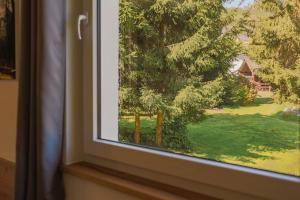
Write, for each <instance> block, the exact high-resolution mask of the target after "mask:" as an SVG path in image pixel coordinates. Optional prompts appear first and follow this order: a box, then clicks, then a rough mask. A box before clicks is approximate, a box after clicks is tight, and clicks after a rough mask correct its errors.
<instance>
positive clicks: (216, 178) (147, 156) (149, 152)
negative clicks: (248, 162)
mask: <svg viewBox="0 0 300 200" xmlns="http://www.w3.org/2000/svg"><path fill="white" fill-rule="evenodd" d="M83 2H84V7H85V8H86V10H89V11H90V13H91V15H90V16H92V19H91V24H92V26H91V27H90V28H89V29H88V30H87V31H86V33H87V38H86V40H85V41H84V44H83V46H84V47H83V48H84V66H85V68H84V127H85V128H84V153H85V155H86V156H85V157H86V160H87V161H88V160H89V158H90V156H93V157H94V158H96V160H97V159H98V161H101V160H102V159H105V160H111V161H114V162H116V163H119V165H120V166H122V165H129V166H132V167H138V168H142V169H143V170H149V171H151V172H155V173H157V174H161V173H163V174H165V175H167V176H170V177H177V178H180V179H182V180H188V181H191V182H195V183H201V184H205V185H210V186H213V187H216V188H223V189H226V190H231V191H234V192H239V193H245V194H248V195H254V196H258V197H263V198H270V199H298V198H299V197H300V191H299V186H300V179H299V178H298V177H292V176H288V175H282V174H277V173H272V172H267V171H263V170H258V169H252V168H247V167H242V166H236V165H232V164H226V163H220V162H216V161H210V160H205V159H201V158H193V157H189V156H183V155H178V154H173V153H167V152H162V151H156V150H153V149H149V148H142V147H139V146H134V145H126V144H121V143H117V142H112V141H108V140H103V139H99V137H98V133H99V131H100V132H101V137H102V138H104V139H109V138H110V137H108V136H109V135H106V134H109V133H112V132H111V130H113V133H114V134H115V135H114V137H116V138H117V134H118V131H117V130H118V121H116V119H117V118H116V115H118V102H117V101H118V99H117V95H118V94H117V92H118V85H117V84H116V83H117V78H118V77H117V76H118V73H117V70H118V67H117V63H116V60H118V58H116V54H117V55H118V33H117V31H118V30H117V29H118V28H116V27H118V19H117V18H118V3H119V1H118V0H101V1H100V0H99V1H97V0H93V1H83ZM97 2H100V3H101V5H100V3H99V4H97ZM100 11H101V12H100ZM99 18H100V20H97V19H99ZM98 35H101V40H98V38H97V36H98ZM96 41H97V42H96ZM99 52H101V59H99V57H98V55H99ZM116 52H117V53H116ZM112 60H113V62H110V61H112ZM99 65H101V67H102V68H101V71H99V70H98V69H99ZM104 66H115V67H113V70H112V71H110V70H111V69H112V68H110V67H104ZM99 77H101V80H99V79H98V78H99ZM98 81H101V84H102V85H101V87H99V86H98ZM97 94H99V95H97ZM111 96H113V97H114V98H113V99H112V98H110V97H111ZM98 98H101V103H100V104H101V105H100V106H99V104H98ZM99 113H101V116H102V117H101V120H100V121H101V123H98V121H99V120H98V119H99ZM100 163H101V162H100ZM112 167H113V166H112ZM128 173H132V174H134V171H129V172H128ZM228 180H230V181H228Z"/></svg>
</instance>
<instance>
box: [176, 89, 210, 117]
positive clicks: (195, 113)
mask: <svg viewBox="0 0 300 200" xmlns="http://www.w3.org/2000/svg"><path fill="white" fill-rule="evenodd" d="M174 106H175V107H177V108H179V113H180V115H181V117H182V118H184V119H186V120H188V121H199V120H200V119H201V118H202V117H203V114H204V109H205V99H204V98H203V96H202V94H201V92H200V90H199V89H197V88H195V87H194V86H187V87H185V88H184V89H182V90H181V91H179V93H178V95H177V96H176V98H175V100H174Z"/></svg>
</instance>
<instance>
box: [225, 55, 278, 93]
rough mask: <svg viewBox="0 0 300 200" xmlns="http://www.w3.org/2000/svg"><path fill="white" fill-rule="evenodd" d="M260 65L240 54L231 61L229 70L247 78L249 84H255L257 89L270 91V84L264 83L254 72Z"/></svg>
mask: <svg viewBox="0 0 300 200" xmlns="http://www.w3.org/2000/svg"><path fill="white" fill-rule="evenodd" d="M259 68H260V66H259V65H258V64H257V63H256V62H255V61H253V60H252V59H251V58H249V57H248V56H245V55H241V56H239V57H237V58H236V59H235V61H234V62H233V63H232V68H230V70H229V71H230V72H231V73H233V74H236V75H239V76H243V77H245V78H247V79H248V80H249V81H250V82H251V84H253V85H254V86H255V88H256V89H257V90H258V91H271V89H272V88H271V86H270V85H269V84H267V83H264V82H263V81H262V80H261V79H260V78H259V77H258V76H257V74H256V71H257V69H259Z"/></svg>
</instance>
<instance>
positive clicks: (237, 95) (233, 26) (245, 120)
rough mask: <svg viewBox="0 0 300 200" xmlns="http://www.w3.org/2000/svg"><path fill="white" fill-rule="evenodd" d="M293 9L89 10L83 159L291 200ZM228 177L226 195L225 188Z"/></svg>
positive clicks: (156, 4) (196, 5)
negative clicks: (89, 98)
mask: <svg viewBox="0 0 300 200" xmlns="http://www.w3.org/2000/svg"><path fill="white" fill-rule="evenodd" d="M293 2H294V1H281V2H273V1H272V2H271V1H270V2H268V1H259V0H258V1H251V0H248V1H242V3H239V1H228V2H221V1H219V0H213V1H197V0H195V1H184V0H182V1H178V0H156V1H154V0H149V1H145V0H120V1H109V0H102V1H98V5H97V6H96V1H95V2H94V5H93V11H94V16H95V17H94V19H97V20H95V21H94V27H96V24H98V26H97V27H98V28H97V29H94V30H93V33H94V35H93V37H92V38H93V40H94V41H98V42H93V57H92V58H89V59H90V60H93V71H92V72H90V74H91V76H92V77H93V78H92V80H93V83H92V84H93V91H92V92H91V93H89V95H90V96H92V95H93V100H92V101H90V102H92V105H93V106H92V107H91V106H90V105H89V106H88V107H89V109H90V110H91V112H92V113H93V117H92V120H90V119H88V120H87V121H92V122H93V124H92V125H91V126H92V127H93V128H91V129H92V131H91V130H89V131H88V132H89V133H91V132H92V133H93V135H92V137H89V136H90V135H89V133H88V136H87V137H86V144H85V148H86V152H87V153H89V154H93V155H97V156H99V157H103V158H105V159H110V160H114V161H117V162H121V163H126V164H129V165H133V166H136V167H140V168H144V169H151V170H153V171H157V172H160V173H165V174H169V175H171V176H172V175H173V176H178V177H180V178H185V179H189V180H193V181H198V182H199V181H200V182H203V183H205V184H210V185H216V186H218V187H222V188H227V189H230V190H238V191H239V192H245V193H251V194H255V195H257V194H256V193H262V192H259V190H257V191H254V190H255V189H254V188H255V187H254V186H253V188H249V187H247V186H237V185H238V182H239V180H249V182H252V181H253V182H256V181H259V182H260V183H265V184H264V187H266V188H264V191H265V192H264V193H265V194H263V195H266V196H265V197H270V196H271V197H276V198H277V197H278V196H276V195H278V194H277V193H276V192H275V193H272V192H270V193H268V192H267V191H274V189H275V190H276V188H282V187H284V188H286V189H287V190H289V192H288V194H285V195H290V197H291V198H294V197H295V196H296V195H297V194H298V193H297V192H296V190H293V189H295V188H296V187H298V186H299V178H298V177H299V176H300V160H299V157H300V149H299V144H300V143H299V142H300V141H299V138H300V137H299V104H298V103H299V96H298V94H297V92H298V88H299V85H298V84H299V77H298V75H297V73H296V70H297V69H298V68H297V66H298V62H299V48H298V47H297V45H296V43H297V41H298V39H299V37H300V35H299V32H297V30H296V28H295V27H296V26H297V23H296V21H295V20H296V19H299V16H298V14H297V9H299V8H298V7H297V6H295V5H296V3H295V4H293ZM295 2H296V1H295ZM290 6H292V8H293V9H295V10H293V9H292V11H290V10H288V7H290ZM96 11H98V12H96ZM95 13H97V14H98V15H97V14H95ZM278 13H281V14H280V15H277V14H278ZM96 16H97V17H96ZM282 23H283V24H289V26H286V27H287V28H286V29H282V28H281V27H283V26H282ZM291 35H292V36H293V37H290V36H291ZM283 72H284V73H283ZM279 79H280V81H279ZM88 80H89V79H88ZM90 86H91V85H90ZM89 95H87V96H89ZM87 124H91V123H89V122H87ZM100 152H101V153H100ZM137 160H139V161H141V160H142V161H143V162H137ZM216 161H217V162H216ZM172 166H177V167H178V169H186V170H184V171H180V172H179V171H178V170H176V169H170V167H172ZM242 166H243V167H242ZM246 167H250V168H246ZM257 169H259V170H257ZM262 170H266V171H262ZM204 172H205V173H204ZM273 172H276V173H273ZM207 174H210V175H209V176H207ZM228 177H232V178H231V179H232V182H233V184H228V183H224V181H222V180H223V179H224V178H228ZM291 189H292V190H291ZM267 193H268V194H267ZM271 193H272V194H271ZM260 195H261V194H260ZM268 195H270V196H268ZM272 195H273V196H272Z"/></svg>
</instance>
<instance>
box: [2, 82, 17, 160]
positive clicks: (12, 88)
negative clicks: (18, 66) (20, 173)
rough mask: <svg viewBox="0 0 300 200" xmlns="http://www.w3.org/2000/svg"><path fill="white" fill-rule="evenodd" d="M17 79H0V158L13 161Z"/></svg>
mask: <svg viewBox="0 0 300 200" xmlns="http://www.w3.org/2000/svg"><path fill="white" fill-rule="evenodd" d="M17 94H18V81H4V80H0V158H3V159H6V160H9V161H12V162H14V161H15V157H16V156H15V154H16V149H15V146H16V123H17V96H18V95H17Z"/></svg>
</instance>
